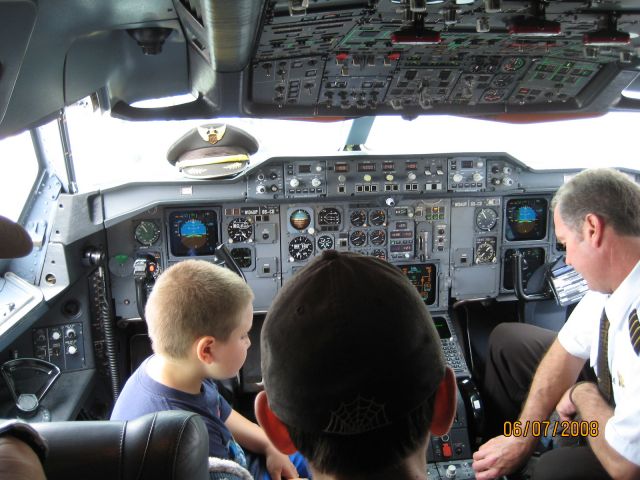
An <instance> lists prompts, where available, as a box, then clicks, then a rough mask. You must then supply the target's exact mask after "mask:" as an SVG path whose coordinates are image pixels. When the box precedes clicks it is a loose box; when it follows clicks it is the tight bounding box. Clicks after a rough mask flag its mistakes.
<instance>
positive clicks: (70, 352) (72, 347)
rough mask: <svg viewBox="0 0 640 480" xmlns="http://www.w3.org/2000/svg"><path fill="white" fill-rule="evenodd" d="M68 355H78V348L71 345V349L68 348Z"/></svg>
mask: <svg viewBox="0 0 640 480" xmlns="http://www.w3.org/2000/svg"><path fill="white" fill-rule="evenodd" d="M67 353H68V354H69V355H75V354H76V353H78V347H76V346H75V345H69V347H68V348H67Z"/></svg>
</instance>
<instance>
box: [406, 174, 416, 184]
mask: <svg viewBox="0 0 640 480" xmlns="http://www.w3.org/2000/svg"><path fill="white" fill-rule="evenodd" d="M407 178H408V179H409V181H410V182H413V181H414V180H415V179H416V174H415V173H413V172H409V174H408V175H407Z"/></svg>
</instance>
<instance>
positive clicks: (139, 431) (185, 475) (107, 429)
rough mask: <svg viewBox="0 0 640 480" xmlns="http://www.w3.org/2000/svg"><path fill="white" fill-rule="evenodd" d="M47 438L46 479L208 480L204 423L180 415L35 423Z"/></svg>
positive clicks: (174, 412)
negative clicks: (120, 419)
mask: <svg viewBox="0 0 640 480" xmlns="http://www.w3.org/2000/svg"><path fill="white" fill-rule="evenodd" d="M33 426H34V427H35V428H36V430H38V432H39V433H40V434H41V435H42V436H43V437H44V438H45V439H46V441H47V443H48V445H49V454H48V455H47V459H46V460H45V462H44V470H45V473H46V476H47V480H74V479H78V480H81V479H87V478H91V479H92V480H116V479H117V480H120V479H122V480H129V479H131V480H133V479H136V480H200V479H202V480H207V479H208V478H209V474H208V450H209V441H208V438H209V437H208V433H207V429H206V427H205V425H204V422H203V420H202V418H201V417H200V416H199V415H197V414H195V413H190V412H183V411H179V410H172V411H165V412H156V413H151V414H149V415H145V416H143V417H140V418H138V419H136V420H131V421H108V420H105V421H88V422H83V421H76V422H53V423H35V424H33Z"/></svg>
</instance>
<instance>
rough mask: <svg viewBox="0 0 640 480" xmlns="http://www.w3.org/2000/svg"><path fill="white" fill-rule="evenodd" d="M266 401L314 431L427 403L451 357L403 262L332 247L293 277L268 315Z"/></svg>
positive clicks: (358, 430)
mask: <svg viewBox="0 0 640 480" xmlns="http://www.w3.org/2000/svg"><path fill="white" fill-rule="evenodd" d="M261 350H262V352H261V353H262V374H263V380H264V385H265V390H266V392H267V397H268V399H269V406H270V407H271V410H272V411H273V412H274V413H275V414H276V416H277V417H278V418H280V420H281V421H283V422H284V423H285V424H288V425H291V426H295V427H296V428H298V429H300V430H303V431H308V432H325V433H331V434H338V435H358V434H362V433H365V432H368V431H372V430H376V429H378V428H382V427H385V426H387V425H389V424H390V423H392V422H393V421H394V420H395V419H399V418H403V417H405V416H406V415H407V414H409V413H410V412H411V411H412V410H414V409H415V408H417V407H418V406H420V405H421V404H422V403H424V402H425V401H426V400H428V399H429V398H430V397H431V396H432V395H433V394H434V393H435V391H436V389H437V387H438V384H439V383H440V381H441V380H442V378H443V375H444V368H445V363H444V359H443V356H442V349H441V345H440V339H439V337H438V334H437V332H436V329H435V326H434V324H433V321H432V319H431V315H430V314H429V311H428V310H427V307H426V306H425V304H424V301H423V300H422V298H421V297H420V295H419V294H418V292H417V290H416V288H415V287H414V286H413V285H412V284H411V282H410V281H409V280H408V279H407V278H406V277H405V276H404V274H403V273H402V271H401V270H400V269H398V268H397V267H395V266H393V265H391V264H389V263H387V262H385V261H383V260H379V259H377V258H374V257H366V256H363V255H359V254H355V253H338V252H336V251H325V252H323V253H322V255H321V256H319V257H317V258H315V259H314V260H313V261H311V262H310V263H309V264H308V265H307V266H306V267H305V268H303V269H302V270H300V271H299V272H298V273H296V275H295V276H294V277H293V278H292V279H290V280H289V281H288V282H287V283H286V284H285V285H284V287H283V289H282V290H281V291H280V292H279V293H278V295H277V296H276V298H275V300H274V303H273V304H272V306H271V308H270V309H269V313H268V315H267V318H266V319H265V322H264V325H263V328H262V336H261Z"/></svg>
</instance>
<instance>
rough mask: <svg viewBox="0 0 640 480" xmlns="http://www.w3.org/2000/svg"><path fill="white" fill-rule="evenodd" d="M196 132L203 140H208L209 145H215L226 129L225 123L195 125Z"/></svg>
mask: <svg viewBox="0 0 640 480" xmlns="http://www.w3.org/2000/svg"><path fill="white" fill-rule="evenodd" d="M197 128H198V133H199V134H200V136H201V137H202V139H203V140H204V141H205V142H209V143H210V144H211V145H215V144H216V143H218V142H219V141H220V140H222V137H224V134H225V132H226V130H227V126H226V125H216V126H215V127H197Z"/></svg>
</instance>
